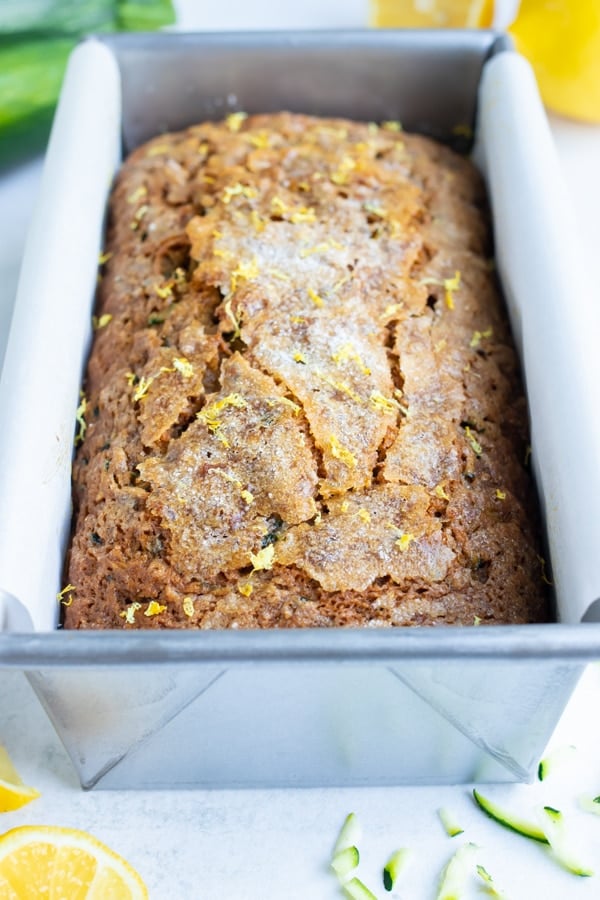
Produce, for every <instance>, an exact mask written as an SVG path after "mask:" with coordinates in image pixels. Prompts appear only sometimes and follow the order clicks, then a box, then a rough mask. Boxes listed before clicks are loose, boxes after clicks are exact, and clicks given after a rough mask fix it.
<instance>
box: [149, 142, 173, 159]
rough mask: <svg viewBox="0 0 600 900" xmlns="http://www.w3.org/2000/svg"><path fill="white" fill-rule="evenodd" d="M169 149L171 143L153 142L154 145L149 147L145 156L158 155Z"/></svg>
mask: <svg viewBox="0 0 600 900" xmlns="http://www.w3.org/2000/svg"><path fill="white" fill-rule="evenodd" d="M170 149H171V144H155V145H154V147H150V149H149V150H148V152H147V153H146V156H160V155H161V153H168V152H169V150H170Z"/></svg>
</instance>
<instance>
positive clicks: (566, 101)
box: [509, 0, 600, 122]
mask: <svg viewBox="0 0 600 900" xmlns="http://www.w3.org/2000/svg"><path fill="white" fill-rule="evenodd" d="M509 32H510V34H511V35H512V37H513V39H514V41H515V44H516V46H517V49H518V50H519V52H520V53H522V54H523V56H526V57H527V59H528V60H529V62H530V63H531V64H532V66H533V68H534V70H535V74H536V76H537V80H538V85H539V88H540V93H541V95H542V99H543V100H544V103H545V104H546V105H547V106H548V107H549V108H550V109H552V110H554V111H555V112H558V113H561V114H562V115H566V116H571V117H573V118H576V119H582V120H583V121H586V122H600V3H598V0H577V2H572V0H522V2H521V5H520V7H519V12H518V15H517V18H516V19H515V21H514V23H513V24H512V25H511V27H510V28H509Z"/></svg>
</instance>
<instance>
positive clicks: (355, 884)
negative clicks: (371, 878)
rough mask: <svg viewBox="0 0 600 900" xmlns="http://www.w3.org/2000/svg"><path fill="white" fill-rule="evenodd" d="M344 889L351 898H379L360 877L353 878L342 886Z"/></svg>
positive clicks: (351, 899)
mask: <svg viewBox="0 0 600 900" xmlns="http://www.w3.org/2000/svg"><path fill="white" fill-rule="evenodd" d="M342 889H343V891H344V893H345V895H346V897H349V898H350V900H377V897H376V896H375V894H374V893H373V892H372V891H370V890H369V888H368V887H367V886H366V884H363V882H362V881H361V880H360V878H356V877H355V878H351V879H350V881H347V882H346V883H345V884H344V885H343V886H342Z"/></svg>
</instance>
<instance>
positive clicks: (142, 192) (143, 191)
mask: <svg viewBox="0 0 600 900" xmlns="http://www.w3.org/2000/svg"><path fill="white" fill-rule="evenodd" d="M147 194H148V188H147V187H146V185H145V184H140V186H139V187H138V188H136V190H135V191H134V192H133V194H130V195H129V197H128V198H127V202H128V203H131V204H133V203H137V202H138V200H141V199H142V198H143V197H146V196H147Z"/></svg>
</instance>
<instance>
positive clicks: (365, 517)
mask: <svg viewBox="0 0 600 900" xmlns="http://www.w3.org/2000/svg"><path fill="white" fill-rule="evenodd" d="M357 515H358V518H359V519H362V521H363V522H366V523H367V524H368V523H369V522H370V521H371V513H370V512H369V510H368V509H365V508H364V506H361V508H360V509H359V510H358V513H357Z"/></svg>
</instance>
